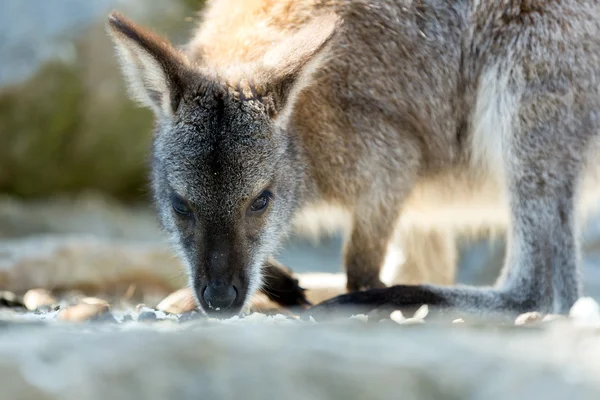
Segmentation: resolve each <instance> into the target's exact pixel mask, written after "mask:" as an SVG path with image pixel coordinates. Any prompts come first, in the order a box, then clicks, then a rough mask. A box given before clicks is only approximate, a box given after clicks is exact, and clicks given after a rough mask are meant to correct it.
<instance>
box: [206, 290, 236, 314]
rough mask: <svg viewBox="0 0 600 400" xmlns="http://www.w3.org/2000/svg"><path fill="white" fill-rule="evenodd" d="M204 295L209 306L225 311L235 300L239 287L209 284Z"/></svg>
mask: <svg viewBox="0 0 600 400" xmlns="http://www.w3.org/2000/svg"><path fill="white" fill-rule="evenodd" d="M202 297H204V301H206V304H208V307H209V308H211V309H213V310H215V311H224V310H226V309H227V308H229V306H231V305H232V304H233V302H234V301H235V299H236V297H237V289H236V288H235V286H233V285H208V286H207V287H206V289H204V293H203V294H202Z"/></svg>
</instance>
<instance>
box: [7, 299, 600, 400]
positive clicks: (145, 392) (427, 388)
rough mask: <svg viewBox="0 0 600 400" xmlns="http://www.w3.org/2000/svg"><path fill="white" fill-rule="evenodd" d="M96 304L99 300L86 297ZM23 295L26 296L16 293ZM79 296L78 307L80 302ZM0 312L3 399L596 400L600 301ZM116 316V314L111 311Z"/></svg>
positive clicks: (599, 368)
mask: <svg viewBox="0 0 600 400" xmlns="http://www.w3.org/2000/svg"><path fill="white" fill-rule="evenodd" d="M86 301H87V302H88V304H89V305H90V306H91V305H94V304H95V305H98V304H97V302H96V301H92V300H90V299H87V300H85V299H84V300H83V301H82V302H81V303H80V305H81V304H86ZM12 305H13V306H15V304H12ZM76 307H77V306H76ZM99 309H103V311H102V312H101V313H100V314H98V315H104V317H103V318H96V319H95V320H94V321H91V322H90V321H86V322H82V321H77V322H74V321H66V319H67V318H66V317H65V314H66V313H68V311H69V310H73V308H69V307H65V308H49V309H45V310H42V311H37V312H35V313H33V314H28V313H25V312H23V310H22V309H18V308H17V309H15V308H12V309H11V308H8V307H4V308H3V309H2V310H1V312H0V383H1V387H2V398H3V399H27V398H36V399H78V400H81V399H101V398H111V399H134V398H135V399H137V398H140V399H164V398H177V399H197V398H202V399H240V398H243V399H271V398H286V399H307V398H310V399H325V398H328V399H329V398H368V399H372V398H381V399H398V398H402V399H467V398H468V399H505V398H511V399H532V398H544V399H565V398H567V397H568V398H573V399H597V398H598V396H599V395H600V382H599V381H598V379H597V377H598V373H600V340H599V339H600V312H599V308H598V304H597V303H596V302H595V301H593V300H591V299H589V298H585V299H582V300H581V301H580V302H579V303H578V304H576V306H575V307H574V308H573V310H572V312H571V316H570V317H569V318H545V319H542V318H541V317H540V316H538V315H526V316H522V317H520V318H519V319H518V320H517V321H516V323H515V324H505V325H500V324H495V323H490V322H487V323H481V322H477V323H471V322H470V321H463V320H457V321H454V323H452V324H446V325H442V326H440V325H439V324H436V323H435V322H434V323H429V322H428V315H427V309H426V308H421V309H420V310H419V311H418V312H417V313H416V314H415V316H414V317H412V318H408V319H405V318H402V317H401V316H399V315H397V313H396V314H395V315H392V318H391V319H387V320H377V321H372V320H370V319H369V318H368V317H367V316H355V317H353V318H350V319H347V320H343V321H338V322H335V323H319V322H315V321H314V320H310V319H308V320H300V319H297V318H295V317H293V316H285V315H282V314H277V315H273V316H267V315H265V314H260V313H253V314H250V315H249V316H248V317H246V318H243V319H240V318H237V317H234V318H232V319H229V320H214V319H207V318H202V317H198V316H192V315H190V314H189V313H188V314H183V315H176V314H169V313H164V312H157V311H155V310H150V309H147V308H145V307H138V309H137V310H133V311H132V312H129V313H119V312H111V311H110V310H109V309H108V307H105V306H104V305H100V306H99ZM107 316H109V317H110V318H107Z"/></svg>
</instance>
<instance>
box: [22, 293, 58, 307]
mask: <svg viewBox="0 0 600 400" xmlns="http://www.w3.org/2000/svg"><path fill="white" fill-rule="evenodd" d="M23 303H24V304H25V307H26V308H27V309H28V310H30V311H35V310H37V309H39V308H42V307H43V308H45V307H52V306H53V305H55V304H57V303H58V300H57V299H56V298H55V297H54V296H52V294H50V292H49V291H48V290H46V289H31V290H29V291H27V293H25V296H23Z"/></svg>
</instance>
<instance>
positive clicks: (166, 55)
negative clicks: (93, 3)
mask: <svg viewBox="0 0 600 400" xmlns="http://www.w3.org/2000/svg"><path fill="white" fill-rule="evenodd" d="M107 31H108V33H109V35H110V36H111V38H112V40H113V42H114V44H115V47H116V50H117V53H118V56H119V59H120V60H119V61H120V65H121V70H122V72H123V75H124V76H125V79H126V80H127V84H128V89H129V93H130V96H131V98H132V99H134V100H137V101H138V102H140V103H141V104H142V105H143V106H146V107H149V108H151V109H152V110H153V111H154V112H155V114H156V115H157V116H158V117H160V118H168V117H170V116H172V115H173V113H174V112H175V110H176V109H177V105H178V104H179V101H180V99H181V97H182V95H183V90H184V82H185V75H186V73H187V71H188V68H187V66H188V61H187V58H186V57H185V56H184V55H183V54H182V53H181V52H179V51H178V50H177V49H175V48H174V47H173V45H171V44H170V43H169V42H168V41H167V40H165V39H163V38H161V37H159V36H158V35H156V34H154V33H152V32H150V31H149V30H147V29H144V28H142V27H139V26H137V25H136V24H135V23H134V22H133V21H131V20H129V19H127V18H126V17H124V16H122V15H120V14H118V13H116V12H113V13H111V14H110V16H109V18H108V27H107Z"/></svg>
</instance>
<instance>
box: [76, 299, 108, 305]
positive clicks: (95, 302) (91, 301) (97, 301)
mask: <svg viewBox="0 0 600 400" xmlns="http://www.w3.org/2000/svg"><path fill="white" fill-rule="evenodd" d="M81 302H82V303H85V304H92V305H101V306H105V307H110V305H109V304H108V301H106V300H104V299H99V298H97V297H85V298H83V299H81Z"/></svg>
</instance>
